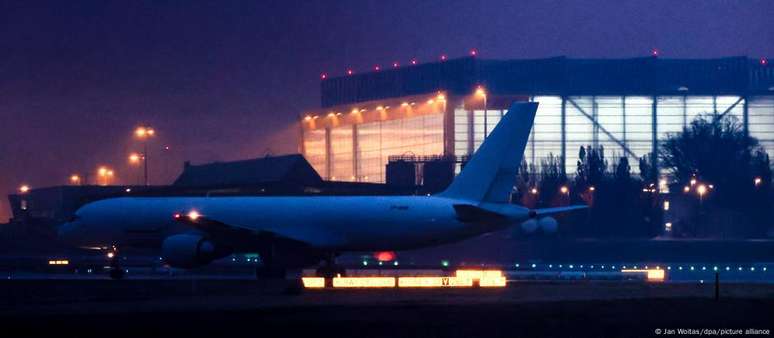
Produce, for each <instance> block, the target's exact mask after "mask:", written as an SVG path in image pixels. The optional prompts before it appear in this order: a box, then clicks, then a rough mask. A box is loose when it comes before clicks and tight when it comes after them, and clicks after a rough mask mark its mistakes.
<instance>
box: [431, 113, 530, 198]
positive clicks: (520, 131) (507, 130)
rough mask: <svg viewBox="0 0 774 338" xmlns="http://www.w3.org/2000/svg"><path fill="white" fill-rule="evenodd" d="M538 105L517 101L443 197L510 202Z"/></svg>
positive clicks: (442, 194)
mask: <svg viewBox="0 0 774 338" xmlns="http://www.w3.org/2000/svg"><path fill="white" fill-rule="evenodd" d="M537 106H538V104H537V103H534V102H518V103H516V102H514V103H513V104H511V107H510V109H508V112H507V113H506V114H505V116H503V118H502V120H500V123H498V124H497V126H495V128H494V130H492V133H491V134H489V136H488V137H487V138H486V140H484V143H483V144H481V147H479V148H478V151H476V153H475V154H474V155H473V156H472V157H471V159H470V160H469V161H468V163H467V165H465V168H463V169H462V172H461V173H460V174H459V175H458V176H457V177H456V178H455V179H454V181H452V183H451V185H449V187H448V188H447V189H446V190H444V191H443V192H441V193H440V194H439V196H443V197H451V198H459V199H466V200H472V201H481V202H493V203H506V202H508V200H509V199H510V194H511V189H513V183H514V181H515V178H516V174H517V173H518V169H519V165H520V164H521V159H522V157H523V156H524V148H525V147H526V146H527V141H528V139H529V133H530V130H532V124H533V122H534V120H535V114H536V112H537Z"/></svg>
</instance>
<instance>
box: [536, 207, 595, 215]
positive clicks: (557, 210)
mask: <svg viewBox="0 0 774 338" xmlns="http://www.w3.org/2000/svg"><path fill="white" fill-rule="evenodd" d="M588 207H589V206H588V205H570V206H566V207H556V208H543V209H532V210H531V211H530V214H531V215H534V216H535V217H541V216H551V215H554V214H561V213H565V212H570V211H575V210H581V209H587V208H588Z"/></svg>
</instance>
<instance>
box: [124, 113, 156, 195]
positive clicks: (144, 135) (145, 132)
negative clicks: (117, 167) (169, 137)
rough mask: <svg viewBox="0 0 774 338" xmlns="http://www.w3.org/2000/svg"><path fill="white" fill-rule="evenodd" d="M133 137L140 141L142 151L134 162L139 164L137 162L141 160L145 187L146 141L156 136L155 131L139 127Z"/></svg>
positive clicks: (146, 181)
mask: <svg viewBox="0 0 774 338" xmlns="http://www.w3.org/2000/svg"><path fill="white" fill-rule="evenodd" d="M134 136H135V137H136V138H137V139H138V140H140V141H142V149H143V150H142V157H140V156H139V155H138V156H137V159H136V161H138V162H139V160H140V159H142V162H143V177H144V181H145V186H148V140H149V139H150V138H151V137H154V136H156V130H154V129H153V128H151V127H148V126H140V127H137V128H136V129H135V130H134ZM130 161H132V159H131V156H130Z"/></svg>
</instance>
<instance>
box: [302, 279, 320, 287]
mask: <svg viewBox="0 0 774 338" xmlns="http://www.w3.org/2000/svg"><path fill="white" fill-rule="evenodd" d="M301 282H303V283H304V287H305V288H315V289H317V288H324V287H325V278H322V277H302V278H301Z"/></svg>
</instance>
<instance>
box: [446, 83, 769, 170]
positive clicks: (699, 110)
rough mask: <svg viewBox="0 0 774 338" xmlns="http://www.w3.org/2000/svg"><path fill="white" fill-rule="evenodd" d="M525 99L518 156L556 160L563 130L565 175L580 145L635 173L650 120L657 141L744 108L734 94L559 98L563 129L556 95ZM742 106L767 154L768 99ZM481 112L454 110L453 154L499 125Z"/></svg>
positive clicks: (647, 144)
mask: <svg viewBox="0 0 774 338" xmlns="http://www.w3.org/2000/svg"><path fill="white" fill-rule="evenodd" d="M531 100H532V101H535V102H539V103H540V105H539V106H538V113H537V116H536V117H535V125H534V127H533V128H532V134H531V135H530V140H529V143H528V144H527V149H526V150H525V152H524V158H525V159H526V160H527V162H528V163H530V164H532V163H534V164H539V163H540V161H541V159H543V158H545V157H547V156H548V155H549V154H553V155H554V156H561V155H562V131H563V130H564V142H565V151H566V161H565V169H566V171H567V173H568V174H573V173H574V172H575V168H576V166H577V161H578V152H579V149H580V147H581V146H586V145H591V146H603V147H604V148H605V155H606V157H607V158H608V159H609V160H612V159H614V158H618V157H621V156H627V157H628V158H629V163H630V165H631V166H632V171H633V172H634V173H638V172H639V167H638V165H637V163H638V158H639V157H642V156H645V155H647V154H649V153H651V152H652V151H653V135H654V122H655V134H656V135H657V138H658V139H659V140H663V139H664V138H666V137H667V136H668V135H669V134H670V133H676V132H680V131H681V130H682V129H683V127H684V126H686V125H688V124H690V122H691V121H692V120H693V119H695V118H696V117H697V116H698V115H700V114H705V113H717V114H724V113H725V114H730V115H733V116H736V117H737V119H738V120H739V123H744V109H745V104H746V102H745V100H744V98H742V97H739V96H657V97H652V96H570V97H567V98H565V100H564V125H563V123H562V106H563V100H562V97H560V96H535V97H532V98H531ZM654 100H655V104H654ZM747 104H748V105H747V107H748V123H749V129H748V130H749V132H750V135H751V136H753V137H756V138H758V139H759V140H760V141H761V144H762V145H763V146H764V147H765V148H766V150H767V152H769V153H770V154H772V152H773V151H774V97H771V96H767V97H755V98H752V99H750V102H749V103H747ZM487 112H488V114H487V120H486V121H484V118H483V111H468V110H465V109H464V108H462V107H460V108H457V109H455V111H454V128H455V132H454V136H455V139H454V152H455V155H458V156H459V155H467V154H469V152H468V148H467V146H468V140H469V139H470V138H471V137H472V139H473V140H474V141H473V143H472V147H473V150H475V149H477V148H478V146H479V145H480V144H481V141H482V140H483V135H484V133H485V132H487V133H488V132H491V130H492V128H494V126H495V125H496V124H497V122H499V116H500V115H499V114H501V113H504V112H503V111H501V110H488V111H487ZM470 114H473V119H472V123H473V128H469V124H468V123H470V121H471V120H470V118H469V116H470ZM654 114H655V119H654ZM485 122H486V123H485ZM563 126H564V127H563ZM469 131H472V135H470V132H469ZM611 163H612V161H611Z"/></svg>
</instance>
